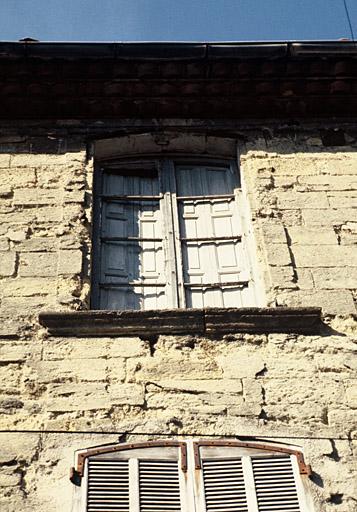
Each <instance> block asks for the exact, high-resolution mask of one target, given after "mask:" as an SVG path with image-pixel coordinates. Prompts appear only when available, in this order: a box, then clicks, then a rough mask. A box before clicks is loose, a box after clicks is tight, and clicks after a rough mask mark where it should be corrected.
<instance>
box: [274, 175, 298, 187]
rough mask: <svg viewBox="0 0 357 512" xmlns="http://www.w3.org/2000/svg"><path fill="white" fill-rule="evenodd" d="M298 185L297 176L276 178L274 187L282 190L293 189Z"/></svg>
mask: <svg viewBox="0 0 357 512" xmlns="http://www.w3.org/2000/svg"><path fill="white" fill-rule="evenodd" d="M296 184H297V176H274V185H275V187H279V188H282V189H292V188H293V187H294V186H295V185H296Z"/></svg>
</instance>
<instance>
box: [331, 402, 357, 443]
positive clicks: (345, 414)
mask: <svg viewBox="0 0 357 512" xmlns="http://www.w3.org/2000/svg"><path fill="white" fill-rule="evenodd" d="M336 407H337V404H336ZM328 422H329V425H330V426H331V427H332V428H335V429H336V434H337V435H339V436H340V435H341V434H347V435H348V434H349V432H351V430H353V429H355V428H356V411H355V410H351V409H349V410H348V409H344V408H335V409H332V408H331V409H330V410H329V412H328Z"/></svg>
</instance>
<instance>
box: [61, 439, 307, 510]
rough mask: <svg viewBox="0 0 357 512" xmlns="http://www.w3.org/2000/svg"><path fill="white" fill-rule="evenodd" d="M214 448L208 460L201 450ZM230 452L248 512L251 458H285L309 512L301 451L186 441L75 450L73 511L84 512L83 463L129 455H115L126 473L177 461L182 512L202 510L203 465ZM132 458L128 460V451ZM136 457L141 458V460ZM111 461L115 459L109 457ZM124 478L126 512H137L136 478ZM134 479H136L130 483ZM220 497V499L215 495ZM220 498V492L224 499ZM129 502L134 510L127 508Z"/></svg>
mask: <svg viewBox="0 0 357 512" xmlns="http://www.w3.org/2000/svg"><path fill="white" fill-rule="evenodd" d="M172 447H174V448H177V457H176V456H174V457H173V456H172V454H171V456H168V455H166V456H165V457H164V456H163V455H162V450H165V449H168V448H172ZM147 448H149V449H151V450H150V453H147V454H146V455H145V450H146V449H147ZM155 448H156V449H157V450H156V451H154V453H157V454H158V455H157V456H156V457H153V456H152V449H155ZM205 449H206V450H207V449H208V451H209V450H213V452H214V453H215V455H213V456H212V455H211V456H209V455H208V454H207V451H206V454H205V453H204V450H205ZM227 449H228V450H229V453H230V455H229V457H228V459H231V460H232V461H234V460H237V458H240V460H241V463H242V464H243V468H244V469H243V472H244V480H243V481H244V488H245V496H246V502H247V511H249V512H258V511H259V508H258V502H257V489H256V487H255V483H254V475H253V469H252V458H254V457H256V456H258V457H261V456H263V457H264V456H266V458H269V457H270V459H271V457H273V458H274V456H275V457H276V456H278V457H279V456H281V455H285V456H289V457H290V462H291V470H292V474H293V475H294V482H295V487H294V488H295V491H296V497H297V499H298V502H299V510H300V512H312V511H313V504H312V500H311V498H310V496H309V493H308V492H307V489H306V482H305V481H304V480H303V478H305V477H309V476H310V475H311V468H310V466H309V465H307V464H306V463H305V461H304V456H303V454H302V452H301V451H300V450H298V449H296V447H292V446H289V445H285V446H284V445H283V446H282V445H281V444H279V445H278V446H276V445H272V444H266V443H265V442H263V441H259V440H257V442H243V441H236V440H195V439H193V440H185V441H175V440H170V441H148V442H144V443H124V444H114V445H105V446H102V447H100V446H99V447H95V448H89V449H86V450H80V451H79V452H77V454H76V467H75V468H72V469H71V477H70V479H71V481H72V483H74V484H75V485H76V488H75V496H74V507H73V509H72V510H73V512H87V487H88V463H87V462H88V460H90V459H91V458H93V457H97V459H96V460H98V457H99V459H100V457H101V456H103V455H105V454H115V452H122V451H124V452H129V454H128V456H127V458H126V453H124V454H123V455H124V457H119V458H120V459H121V460H123V459H124V460H128V464H129V473H130V471H131V469H130V468H132V466H133V464H132V463H133V462H134V465H135V464H136V465H138V461H139V460H151V461H155V460H157V461H159V460H163V459H165V460H177V463H178V481H179V482H180V484H179V485H180V487H179V489H180V500H181V501H180V503H181V512H190V511H192V510H196V511H197V512H206V510H207V509H206V491H205V481H204V470H203V461H204V460H208V461H211V462H212V461H214V460H217V461H220V460H222V459H224V460H226V461H227V460H228V459H227V456H226V455H225V454H224V450H227ZM131 451H132V454H133V455H134V458H132V457H130V452H131ZM140 457H141V459H140ZM114 458H115V455H114ZM130 475H131V476H129V477H128V478H129V480H128V485H129V487H128V491H129V503H130V512H140V510H139V496H140V494H139V483H138V482H139V475H138V473H137V472H136V473H135V471H134V473H133V472H131V473H130ZM133 477H134V478H135V481H133V480H132V479H133ZM219 496H221V495H220V494H219ZM222 496H224V493H223V495H222ZM133 503H134V506H132V505H133Z"/></svg>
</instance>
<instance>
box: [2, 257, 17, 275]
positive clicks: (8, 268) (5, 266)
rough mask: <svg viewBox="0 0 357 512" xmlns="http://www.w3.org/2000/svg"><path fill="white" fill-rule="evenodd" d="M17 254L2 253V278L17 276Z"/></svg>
mask: <svg viewBox="0 0 357 512" xmlns="http://www.w3.org/2000/svg"><path fill="white" fill-rule="evenodd" d="M15 268H16V253H14V252H0V277H10V276H12V275H14V274H15Z"/></svg>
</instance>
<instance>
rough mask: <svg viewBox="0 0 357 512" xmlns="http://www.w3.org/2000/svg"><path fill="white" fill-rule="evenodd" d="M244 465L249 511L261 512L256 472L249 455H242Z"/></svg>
mask: <svg viewBox="0 0 357 512" xmlns="http://www.w3.org/2000/svg"><path fill="white" fill-rule="evenodd" d="M242 467H243V476H244V485H245V489H246V495H247V503H248V511H249V512H259V509H258V501H257V494H256V490H255V483H254V474H253V467H252V461H251V458H250V457H248V456H243V457H242Z"/></svg>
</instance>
